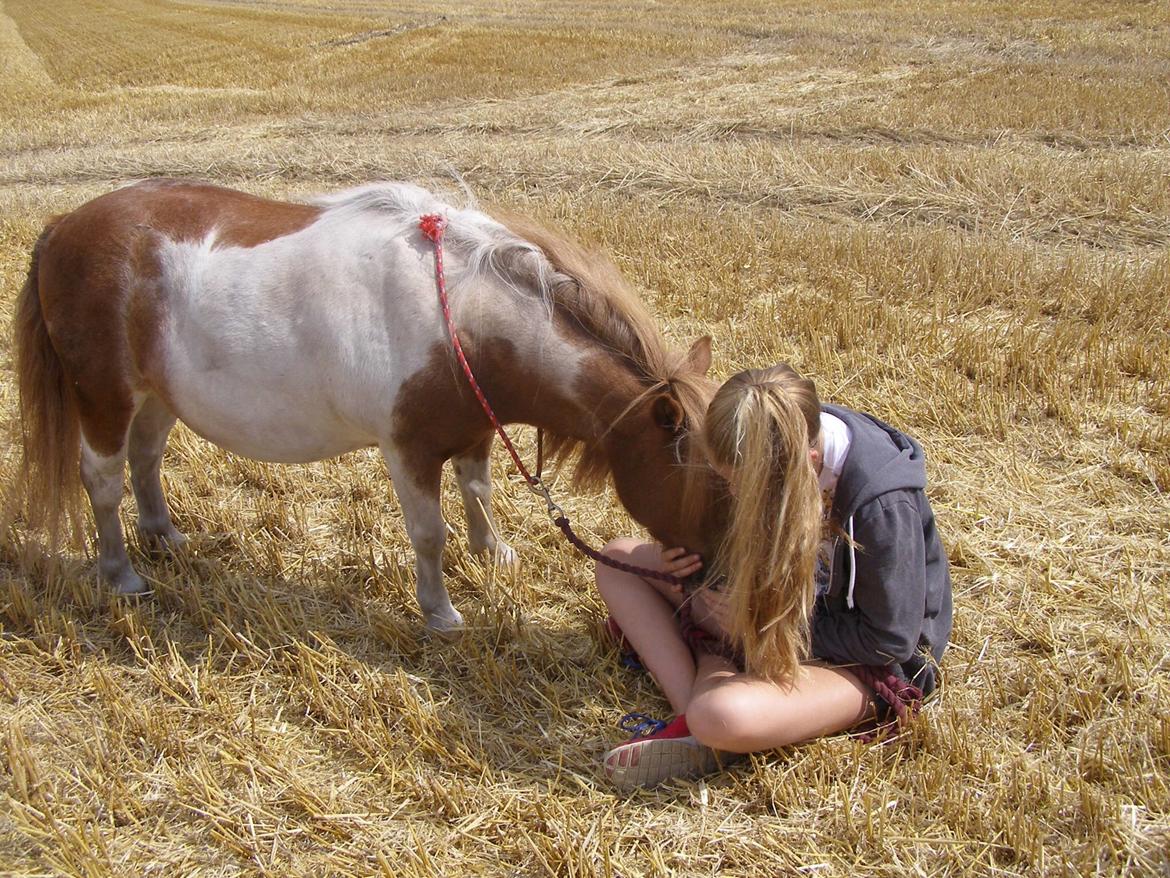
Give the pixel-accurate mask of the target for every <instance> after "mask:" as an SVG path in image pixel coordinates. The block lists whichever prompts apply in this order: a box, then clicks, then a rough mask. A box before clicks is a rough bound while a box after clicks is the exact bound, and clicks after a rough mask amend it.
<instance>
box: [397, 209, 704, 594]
mask: <svg viewBox="0 0 1170 878" xmlns="http://www.w3.org/2000/svg"><path fill="white" fill-rule="evenodd" d="M418 227H419V229H420V230H421V231H422V233H423V235H425V236H426V237H427V238H428V239H429V240H431V241H432V242H434V245H435V282H436V284H437V285H438V288H439V304H440V305H441V306H442V308H443V319H444V320H445V321H446V322H447V332H448V333H449V334H450V336H451V347H452V348H453V349H454V350H455V357H456V359H458V360H459V365H460V366H462V367H463V374H464V375H466V376H467V383H468V384H470V385H471V390H472V392H473V393H475V398H476V399H478V400H479V404H480V405H481V406H482V407H483V411H484V414H486V415H487V417H488V420H489V421H490V422H491V425H492V427H493V428H495V431H496V433H498V434H499V436H500V439H501V440H502V441H503V443H504V447H505V448H507V449H508V454H510V455H511V456H512V461H513V462H514V463H515V464H516V468H517V469H519V470H520V474H521V475H522V476H524V481H525V482H526V483H527V484H528V487H529V488H530V489H532V490H533V491H535V492H536V493H537V494H540V495H541V496H542V497H544V502H545V503H546V504H547V505H548V514H549V517H550V518H551V519H552V521H553V524H555V525H556V526H557V527H559V528H560V529H561V531H562V532H563V533H564V535H565V539H567V540H568V541H569V542H570V543H572V544H573V545H574V546H575V547H576V548H577V549H578V550H579V551H580V552H582V553H583V554H584V555H586V556H588V557H589V558H592V559H593V560H594V561H596V562H598V563H599V564H605V565H606V566H607V567H613V568H614V569H616V570H622V571H624V572H626V573H633V574H634V575H636V576H641V577H644V578H647V579H657V580H660V581H662V582H669V583H671V584H672V585H683V584H684V580H683V579H682V578H681V577H678V576H674V575H673V574H670V573H663V572H661V571H659V570H651V569H650V568H648V567H638V566H637V565H635V564H627V563H625V562H624V561H619V560H617V559H616V558H610V557H609V556H608V555H603V554H602V553H601V552H599V551H597V550H596V549H593V548H590V547H589V545H588V544H587V543H586V542H585V541H584V540H582V539H581V538H580V537H578V536H577V535H576V534H575V533H574V532H573V528H572V527H571V526H570V524H569V517H568V516H567V515H565V510H563V509H562V508H561V507H560V506H558V505H557V504H556V503H555V502H554V501H553V499H552V495H550V494H549V491H548V488H547V487H546V486H545V484H544V482H543V481H541V478H540V474H541V456H542V455H541V454H540V453H539V452H538V456H537V469H536V475H535V476H534V475H532V473H530V472H529V471H528V468H527V467H525V466H524V462H523V461H522V460H520V455H519V454H517V453H516V447H515V446H514V445H513V444H512V440H511V439H509V438H508V434H507V433H506V432H505V431H504V427H503V425H502V424H501V423H500V420H499V418H497V417H496V413H495V412H494V411H492V407H491V405H490V404H489V403H488V401H487V397H486V396H484V392H483V390H482V389H481V388H480V386H479V382H478V381H476V380H475V374H474V373H473V372H472V371H471V365H470V364H469V363H468V362H467V355H466V354H464V353H463V345H461V344H460V343H459V334H458V333H457V332H456V331H455V321H454V319H453V318H452V317H451V305H450V303H449V302H448V301H447V279H446V277H445V276H444V274H443V233H444V232H445V231H446V230H447V218H446V217H444V216H441V215H439V214H437V213H428V214H427V215H425V216H423V217H421V218H420V219H419V221H418ZM540 436H541V434H540V433H539V432H538V433H537V437H538V447H539V446H540V445H541V444H542V443H541V442H540Z"/></svg>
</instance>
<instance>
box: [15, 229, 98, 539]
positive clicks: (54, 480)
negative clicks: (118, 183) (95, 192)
mask: <svg viewBox="0 0 1170 878" xmlns="http://www.w3.org/2000/svg"><path fill="white" fill-rule="evenodd" d="M56 223H57V220H53V221H50V222H49V223H48V224H47V225H46V226H45V228H44V231H42V232H41V235H40V237H39V238H37V242H36V244H35V245H34V246H33V252H32V260H31V263H30V265H29V269H28V277H27V278H26V279H25V282H24V288H23V289H22V290H21V292H20V297H19V299H18V300H17V303H16V318H15V323H14V327H13V328H14V334H15V342H16V372H17V381H18V383H19V387H20V429H21V439H22V446H23V453H22V456H21V466H20V484H21V485H23V487H24V490H25V503H24V504H23V505H24V508H25V514H26V521H27V523H28V525H29V527H30V528H41V527H43V528H45V529H46V530H47V531H48V535H49V545H50V551H52V550H54V549H56V548H57V547H58V545H59V543H60V538H61V522H62V519H64V520H65V521H67V522H68V524H69V536H71V537H74V538H76V536H77V535H78V534H79V533H80V511H81V505H80V491H79V488H80V485H81V470H80V466H79V455H80V448H81V427H80V422H79V419H78V412H77V397H76V395H75V394H74V391H73V387H72V385H71V384H70V382H69V380H68V378H67V377H66V375H65V370H64V368H63V366H62V364H61V359H60V357H58V356H57V351H56V349H55V348H54V347H53V342H52V340H51V339H50V338H49V330H48V327H47V326H46V325H45V318H44V315H43V314H42V313H41V296H40V282H39V270H38V263H39V262H40V257H41V251H42V250H43V248H44V246H45V242H46V241H47V240H48V238H49V235H50V234H51V233H52V231H53V227H54V226H55V225H56ZM14 499H15V498H14ZM17 502H18V501H17ZM10 505H12V504H10Z"/></svg>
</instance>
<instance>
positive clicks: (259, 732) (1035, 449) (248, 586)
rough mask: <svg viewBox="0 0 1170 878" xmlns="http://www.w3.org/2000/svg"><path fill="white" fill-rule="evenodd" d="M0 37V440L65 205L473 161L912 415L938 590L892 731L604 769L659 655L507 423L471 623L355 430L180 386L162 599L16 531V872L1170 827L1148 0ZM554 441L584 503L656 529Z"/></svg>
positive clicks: (312, 8) (1163, 17)
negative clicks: (616, 773) (20, 330)
mask: <svg viewBox="0 0 1170 878" xmlns="http://www.w3.org/2000/svg"><path fill="white" fill-rule="evenodd" d="M0 76H2V77H3V83H4V87H3V88H2V89H0V119H3V121H4V124H3V125H2V126H0V312H2V315H0V324H2V325H3V326H4V327H5V331H4V332H3V333H2V334H0V364H2V366H3V368H2V370H0V421H2V422H3V423H2V424H0V426H2V427H3V431H4V435H5V436H6V437H8V438H7V440H6V441H5V442H4V443H2V444H0V450H2V452H3V453H2V455H0V468H2V470H3V471H2V472H0V481H2V482H3V484H6V485H7V484H10V483H12V481H13V480H14V478H15V474H16V471H17V465H18V458H19V450H18V446H19V435H20V432H19V430H20V428H19V421H18V418H17V399H16V388H15V380H14V376H13V373H12V346H11V332H10V331H9V330H8V328H7V327H8V326H9V324H10V322H11V314H12V306H13V303H14V301H15V299H16V296H17V293H18V292H19V290H20V287H21V284H22V283H23V281H24V275H25V272H26V269H27V265H28V255H29V252H30V248H31V245H32V243H33V241H34V240H35V238H36V236H37V234H38V232H39V230H40V228H41V225H42V223H43V222H44V220H45V219H46V218H47V217H48V216H50V215H52V214H54V213H59V212H63V211H67V210H70V209H72V208H74V207H76V206H78V205H80V204H81V203H82V202H84V201H86V200H87V199H89V198H91V197H93V196H95V195H98V194H100V193H102V192H105V191H108V190H109V189H111V188H113V187H115V186H117V185H119V184H121V183H123V182H125V181H127V180H129V179H133V178H140V177H147V176H152V175H169V176H189V177H198V178H203V179H209V180H213V181H216V182H220V183H224V184H227V185H231V186H235V187H237V188H241V189H245V190H247V191H250V192H254V193H257V194H262V195H271V196H278V197H286V198H298V197H303V196H307V195H310V194H313V193H317V192H321V191H325V190H331V189H337V188H341V187H344V186H347V185H352V184H356V183H361V182H367V181H371V180H378V179H402V178H406V179H414V180H418V181H421V182H424V183H426V182H438V183H441V184H446V185H448V186H450V185H452V184H451V179H452V176H454V175H457V176H458V178H459V179H461V180H462V181H464V182H465V183H466V185H467V187H469V188H470V190H471V191H472V192H474V193H475V195H476V196H477V197H478V198H479V199H480V200H481V201H482V202H484V203H487V204H499V205H503V206H507V207H509V208H511V209H514V210H519V211H523V212H527V213H529V214H532V215H535V216H536V217H538V218H540V219H541V220H545V221H550V222H553V223H555V224H558V225H560V226H561V227H562V228H564V229H566V230H567V231H568V232H570V233H571V234H572V235H574V236H576V237H579V238H581V239H583V240H586V241H589V242H592V243H594V244H596V245H599V246H601V247H602V248H604V249H605V250H606V251H607V252H608V253H610V254H611V255H612V256H613V257H614V259H615V260H616V261H617V263H618V264H619V266H620V267H621V268H622V270H623V272H624V273H625V274H626V275H627V277H628V278H630V280H631V281H632V282H633V283H634V284H635V285H636V286H637V287H638V288H639V290H641V291H642V293H643V295H644V297H645V300H646V301H647V303H648V305H649V306H650V307H651V309H652V310H653V311H654V313H655V314H656V315H657V317H658V318H659V320H660V322H661V325H662V326H663V327H664V329H665V331H666V333H667V335H668V336H669V337H670V338H671V339H672V341H674V342H675V343H677V344H679V345H683V344H686V343H688V342H689V341H690V340H691V339H693V338H694V337H695V336H697V335H701V334H704V333H707V332H710V333H711V334H712V335H713V336H714V339H715V365H714V368H713V371H714V372H715V373H716V375H717V376H718V377H721V378H722V377H725V376H727V375H729V374H731V373H733V372H735V371H737V370H739V369H741V368H744V367H747V366H754V365H761V364H765V363H770V362H773V361H776V360H781V359H784V360H788V361H790V362H792V363H793V364H794V365H795V366H796V367H797V368H798V369H800V370H802V371H804V372H807V373H808V374H810V375H811V376H812V377H814V378H815V379H816V380H817V382H818V386H819V388H820V390H821V393H822V395H823V396H824V397H825V398H827V399H830V400H834V401H839V402H841V403H844V404H846V405H849V406H852V407H855V408H860V409H864V410H868V411H872V412H874V413H875V414H878V415H880V416H881V417H883V418H885V419H887V420H890V421H892V422H893V423H895V424H898V425H900V426H903V427H904V428H905V429H906V430H907V431H909V432H911V433H912V434H914V435H916V436H917V437H918V438H919V439H920V440H921V441H922V444H923V446H924V447H925V449H926V452H927V455H928V468H929V473H930V478H931V485H930V489H929V493H930V497H931V500H932V502H933V504H934V508H935V511H936V513H937V515H938V519H939V526H940V529H941V530H942V533H943V538H944V542H945V544H946V546H947V549H948V552H949V555H950V557H951V561H952V565H953V574H954V584H955V599H956V608H955V630H954V636H953V644H952V646H951V648H950V651H949V652H948V654H947V657H946V659H945V662H944V668H943V670H944V680H945V683H944V688H943V690H942V691H941V697H939V698H938V699H937V700H936V701H935V702H934V703H933V705H932V706H931V707H930V708H929V709H928V710H927V711H925V712H924V714H923V715H922V716H921V717H920V718H919V720H918V721H917V722H916V724H915V725H914V727H913V729H912V731H911V732H910V733H909V734H908V735H906V736H904V737H903V738H901V739H898V740H895V741H893V742H888V743H886V744H883V745H880V746H866V745H863V744H860V743H858V742H856V741H854V740H851V739H848V738H846V737H837V738H832V739H827V740H822V741H817V742H814V743H811V744H807V745H804V746H798V747H792V748H788V749H785V750H783V751H777V752H772V753H766V754H759V755H757V756H755V757H753V758H752V759H751V761H750V762H749V763H748V764H747V765H745V766H741V767H739V768H737V769H735V770H734V771H731V772H729V773H727V774H726V775H722V776H717V777H713V778H709V779H707V780H706V781H705V782H701V783H684V784H678V785H676V786H673V787H668V788H665V789H662V790H658V791H654V792H644V793H638V794H635V795H632V796H625V795H619V794H616V793H615V792H613V791H612V790H611V789H610V788H609V787H607V785H606V784H605V782H604V780H603V779H602V778H601V777H599V773H598V770H597V764H598V758H599V756H600V755H601V754H602V753H603V752H604V751H605V750H606V749H607V748H608V747H609V746H612V744H613V743H615V742H617V741H618V740H620V739H621V737H622V735H621V733H620V732H618V731H617V730H616V728H615V727H614V723H615V721H616V720H617V718H618V717H620V716H621V715H622V714H623V713H625V712H626V711H628V710H633V709H638V710H642V711H645V712H649V713H658V714H661V713H664V712H665V711H666V710H667V709H668V708H667V705H666V703H665V701H663V700H662V699H661V698H660V697H659V696H658V694H657V692H656V690H655V688H654V686H653V684H652V683H651V682H650V681H649V680H648V679H646V678H645V677H640V676H637V675H633V674H631V673H630V672H628V671H626V670H625V669H623V668H622V667H621V666H620V665H619V664H618V662H617V660H616V655H615V651H614V649H613V648H612V647H611V646H609V645H608V643H607V641H606V639H605V638H604V637H603V636H602V634H601V633H600V631H599V623H600V621H601V618H602V610H601V603H600V599H599V598H598V597H597V596H596V595H595V594H594V592H593V590H592V585H591V582H592V579H591V569H590V566H589V564H588V563H587V562H585V561H584V560H583V559H582V558H581V557H579V556H578V555H576V554H575V553H574V552H573V550H572V549H571V548H570V547H569V546H567V545H566V544H564V543H563V542H562V541H561V539H560V534H559V532H558V531H556V529H555V528H553V527H552V526H551V525H550V524H549V523H548V522H547V520H546V518H545V515H544V511H543V506H542V504H541V502H540V501H539V500H538V499H537V498H536V497H535V496H534V495H531V494H530V493H529V492H528V491H527V490H525V489H524V487H523V484H522V482H521V481H520V480H519V478H518V476H517V474H516V473H515V472H514V471H513V468H512V466H511V463H510V462H509V461H508V460H507V459H506V457H505V455H503V454H502V453H501V452H500V451H499V450H498V449H497V454H496V456H495V459H494V475H495V482H496V487H497V492H496V503H495V506H496V512H497V515H498V517H499V520H500V525H501V528H502V531H503V535H504V536H505V537H506V538H507V539H508V540H509V541H510V542H511V543H512V544H513V545H514V546H515V547H516V549H517V550H518V552H519V554H520V557H521V563H520V566H519V569H517V570H515V571H510V572H499V571H497V570H496V569H495V568H494V567H492V566H491V565H490V564H487V563H485V562H483V561H481V560H479V559H475V558H470V557H468V556H467V554H466V551H465V549H466V541H465V539H464V536H463V528H462V524H463V514H462V511H461V509H460V507H459V503H458V492H457V490H456V487H455V484H454V480H453V479H451V480H450V481H449V483H447V484H446V485H445V494H444V508H445V511H446V514H447V518H448V520H449V522H450V523H451V525H452V527H453V536H452V538H451V539H450V540H449V542H448V550H447V556H446V563H445V570H446V573H447V576H448V582H449V585H450V588H451V591H452V595H453V598H454V600H455V603H456V605H457V606H458V607H459V608H460V609H461V611H462V612H463V613H464V615H465V616H466V617H467V619H468V621H469V623H470V625H469V630H468V632H467V633H466V634H465V635H464V636H462V637H461V638H459V639H457V640H454V641H452V642H445V641H443V640H440V639H436V638H429V637H427V636H426V635H425V633H424V631H423V628H422V623H421V620H420V617H419V614H418V610H417V606H416V602H415V599H414V593H413V591H414V582H413V572H412V569H411V564H412V556H411V552H410V547H409V543H408V541H407V538H406V534H405V530H404V528H403V525H402V520H401V513H400V511H399V509H398V505H397V503H396V501H395V499H394V495H393V492H392V489H391V487H390V485H389V482H388V480H387V478H386V476H385V472H384V468H383V466H382V464H381V461H380V458H379V457H378V456H377V455H376V454H375V453H374V452H373V451H371V452H368V453H367V452H362V453H355V454H352V455H348V456H346V457H344V458H341V459H338V460H328V461H324V462H321V463H318V464H314V465H309V466H288V467H281V466H276V465H269V464H264V463H257V462H253V461H248V460H244V459H240V458H237V457H233V456H230V455H227V454H225V453H223V452H221V451H219V450H217V449H215V448H213V447H212V446H210V445H208V444H207V443H205V442H203V441H202V440H200V439H198V438H197V437H196V436H194V435H193V434H192V433H191V432H189V431H187V430H186V429H185V428H182V427H180V428H178V429H177V430H176V431H175V433H174V434H173V435H172V439H171V444H170V446H169V447H168V451H167V456H166V460H165V463H164V484H165V486H166V488H167V491H168V496H169V498H170V502H171V506H172V510H173V514H174V516H175V519H176V524H177V525H178V527H179V528H180V529H181V530H183V531H185V532H186V533H187V534H189V535H190V537H191V546H190V550H189V551H188V552H187V553H186V554H185V555H184V556H183V557H182V558H180V559H177V560H162V559H157V558H152V557H149V556H147V555H145V554H142V553H140V552H136V551H134V550H133V549H132V556H133V559H134V561H135V564H136V566H137V567H138V569H139V570H140V572H142V573H143V574H144V575H146V576H148V577H149V578H150V579H151V581H152V583H153V584H154V586H155V589H156V592H155V596H154V598H153V599H151V600H147V601H143V602H138V603H134V602H129V601H126V600H122V599H117V598H114V597H112V596H110V595H109V594H108V593H107V592H106V590H105V589H104V588H103V587H102V586H101V585H100V584H99V583H98V582H97V581H96V579H95V578H94V577H93V576H92V574H91V571H90V568H91V566H92V564H93V548H92V546H88V545H86V546H82V545H81V544H78V545H75V546H73V547H72V548H71V549H70V550H69V551H67V552H66V553H65V555H64V560H63V562H62V563H61V565H60V566H59V567H58V568H57V569H56V570H55V571H54V570H52V568H51V565H49V564H48V562H47V560H46V558H45V557H44V542H43V535H41V534H38V533H34V532H29V531H28V530H27V529H26V528H25V527H24V524H23V522H22V520H21V519H20V518H19V517H17V518H16V519H15V520H14V521H13V522H11V524H10V525H9V526H8V527H7V528H6V529H5V530H4V532H3V533H2V534H0V874H12V875H20V876H34V875H37V876H39V875H84V876H101V875H158V874H165V875H200V876H234V875H260V874H279V875H282V876H286V875H306V876H309V875H312V876H320V875H347V876H349V875H395V876H399V875H401V876H416V875H417V876H422V875H442V876H452V875H481V874H482V875H523V876H528V875H564V876H594V875H603V876H625V878H629V876H638V875H648V876H649V875H673V876H706V875H716V874H725V875H745V876H775V875H788V874H808V875H816V876H820V878H827V876H840V878H847V876H855V875H873V876H890V878H894V876H898V878H902V876H905V875H907V874H914V875H930V876H942V875H966V874H979V875H1003V876H1017V875H1019V876H1024V875H1029V876H1030V875H1043V876H1058V875H1060V876H1063V875H1078V876H1079V875H1151V876H1152V875H1170V710H1168V708H1167V705H1170V595H1168V583H1170V536H1168V534H1170V497H1168V495H1167V492H1168V491H1170V294H1168V291H1170V185H1168V181H1170V10H1168V8H1167V5H1166V4H1165V3H1157V2H1136V0H1127V2H1109V3H1105V2H1068V0H1035V2H1026V3H1013V4H1007V3H991V2H957V0H926V2H923V3H913V4H912V3H904V2H897V3H877V2H872V0H834V2H829V3H819V4H813V3H798V2H788V0H769V2H763V0H719V2H717V3H699V2H693V0H692V2H686V0H662V2H656V3H649V4H635V5H631V4H628V3H618V2H613V0H595V2H591V3H588V4H578V3H567V2H562V0H555V2H549V3H541V4H531V5H530V6H525V5H521V4H506V3H494V2H489V0H470V2H467V3H462V4H443V3H437V2H432V0H414V2H412V3H409V4H396V5H394V6H393V7H392V8H386V7H384V6H383V5H382V4H375V3H371V2H366V0H289V2H282V0H256V2H250V0H218V2H216V0H182V2H179V0H176V2H165V0H108V2H100V3H99V2H96V0H61V2H57V3H53V4H51V6H48V5H46V4H44V3H43V2H40V0H0ZM516 432H517V433H518V435H519V436H520V437H521V443H520V444H521V446H522V448H523V449H524V450H525V452H526V453H529V454H531V453H532V452H533V440H532V436H531V435H530V433H531V431H529V430H526V429H517V431H516ZM567 482H568V480H567V479H564V478H562V479H560V480H558V482H557V490H558V493H559V495H560V496H561V497H562V498H563V499H562V503H563V505H564V506H565V507H566V509H567V510H568V512H569V514H570V515H571V516H572V517H573V519H574V522H575V524H576V525H578V526H579V530H580V531H581V532H582V533H583V534H584V535H586V536H587V537H588V538H589V539H590V540H591V541H594V542H597V543H600V542H603V541H605V540H606V539H608V538H611V537H613V536H617V535H620V534H624V533H629V532H632V531H633V529H634V525H633V524H632V523H631V521H630V520H629V518H628V517H627V516H626V515H625V513H624V512H623V510H622V509H621V507H620V506H619V505H618V504H617V502H616V501H615V500H614V498H613V497H612V496H611V495H610V494H608V493H606V494H602V495H598V496H573V495H571V494H570V493H569V486H568V484H567ZM123 509H124V516H125V518H126V521H125V523H126V524H127V525H128V530H130V531H132V530H133V527H132V525H133V512H134V510H133V501H132V498H131V497H130V496H129V494H128V496H127V502H126V503H125V505H124V507H123Z"/></svg>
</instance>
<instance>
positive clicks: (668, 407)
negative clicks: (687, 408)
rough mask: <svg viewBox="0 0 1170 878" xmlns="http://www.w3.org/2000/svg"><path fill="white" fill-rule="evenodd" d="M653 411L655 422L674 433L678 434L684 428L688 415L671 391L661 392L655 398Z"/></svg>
mask: <svg viewBox="0 0 1170 878" xmlns="http://www.w3.org/2000/svg"><path fill="white" fill-rule="evenodd" d="M651 411H652V412H653V415H654V423H655V424H657V425H658V426H659V427H661V428H662V429H664V430H666V431H667V432H668V433H673V434H674V435H678V433H679V432H680V431H681V430H682V428H683V422H684V421H685V420H686V417H687V415H686V412H684V411H683V407H682V405H681V404H680V403H679V401H678V400H677V399H675V398H674V395H673V394H671V393H661V394H659V395H658V396H657V397H656V398H655V399H654V405H653V408H652V409H651Z"/></svg>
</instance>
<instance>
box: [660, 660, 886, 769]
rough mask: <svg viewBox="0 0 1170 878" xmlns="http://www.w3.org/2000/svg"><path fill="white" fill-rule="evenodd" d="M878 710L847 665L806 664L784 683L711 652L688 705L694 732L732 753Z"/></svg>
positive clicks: (834, 728) (849, 723)
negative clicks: (742, 668)
mask: <svg viewBox="0 0 1170 878" xmlns="http://www.w3.org/2000/svg"><path fill="white" fill-rule="evenodd" d="M672 703H673V702H672ZM873 711H874V708H873V702H872V700H871V695H870V692H869V690H868V689H867V688H866V687H865V686H864V685H862V683H861V682H860V681H859V680H858V679H857V677H855V676H854V675H853V674H851V673H849V671H847V670H845V669H843V668H831V667H826V666H824V665H818V664H806V665H803V666H802V668H801V672H800V675H799V677H798V679H797V680H796V681H795V682H794V683H793V684H792V685H789V686H781V685H777V684H775V683H771V682H769V681H767V680H764V679H761V678H759V677H753V676H751V675H749V674H745V673H741V672H739V671H737V669H736V668H735V667H734V666H733V665H732V664H731V663H730V662H728V661H727V660H726V659H724V658H721V657H719V656H715V655H711V654H710V653H707V652H700V653H699V659H698V667H697V669H696V672H695V684H694V687H693V689H692V692H691V697H690V701H689V703H688V704H687V705H686V715H687V725H688V726H689V727H690V730H691V733H692V734H693V735H694V736H695V737H696V738H697V739H698V740H699V741H700V742H701V743H703V744H706V745H707V746H708V747H714V748H715V749H716V750H724V751H729V752H733V753H752V752H755V751H758V750H771V749H773V748H776V747H783V746H785V745H787V744H794V743H796V742H797V741H807V740H810V739H812V738H819V737H821V736H823V735H830V734H833V733H834V732H840V731H844V730H845V729H849V728H852V727H853V726H855V725H857V724H858V723H859V722H861V721H862V720H863V719H865V718H866V717H867V716H870V715H872V714H873Z"/></svg>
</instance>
